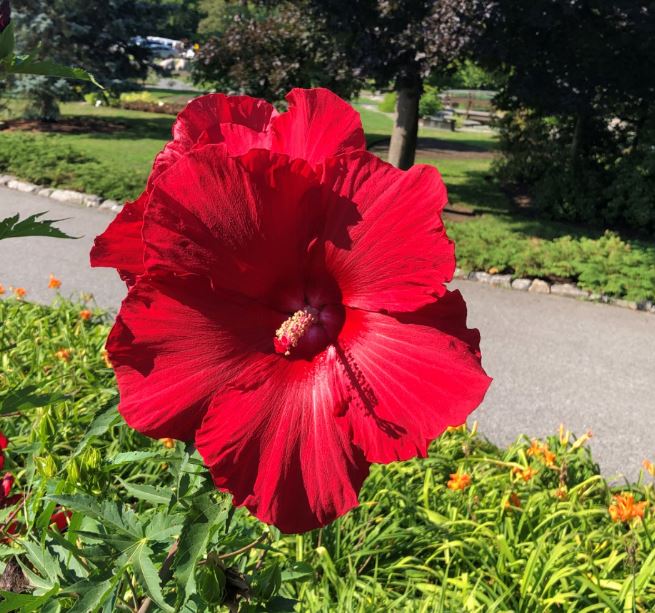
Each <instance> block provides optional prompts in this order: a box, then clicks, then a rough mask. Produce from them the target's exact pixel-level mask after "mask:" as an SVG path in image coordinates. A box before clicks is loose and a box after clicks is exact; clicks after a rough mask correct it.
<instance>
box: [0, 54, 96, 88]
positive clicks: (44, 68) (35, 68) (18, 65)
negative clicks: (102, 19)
mask: <svg viewBox="0 0 655 613" xmlns="http://www.w3.org/2000/svg"><path fill="white" fill-rule="evenodd" d="M6 71H7V72H10V73H13V74H31V75H41V76H44V77H59V78H62V79H78V80H80V81H90V82H91V83H93V84H94V85H95V86H96V87H99V88H100V89H104V88H103V87H102V85H100V83H98V82H97V81H96V79H95V77H94V76H93V75H92V74H91V73H90V72H87V71H86V70H83V69H82V68H70V67H69V66H63V65H61V64H56V63H55V62H51V61H49V60H36V59H34V58H33V57H31V56H29V55H28V56H25V55H16V56H14V57H13V58H12V61H11V62H10V64H9V65H8V66H6Z"/></svg>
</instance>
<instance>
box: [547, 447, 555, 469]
mask: <svg viewBox="0 0 655 613" xmlns="http://www.w3.org/2000/svg"><path fill="white" fill-rule="evenodd" d="M556 459H557V456H556V455H555V453H554V452H553V451H551V450H550V449H548V448H546V449H544V464H545V465H546V466H555V460H556Z"/></svg>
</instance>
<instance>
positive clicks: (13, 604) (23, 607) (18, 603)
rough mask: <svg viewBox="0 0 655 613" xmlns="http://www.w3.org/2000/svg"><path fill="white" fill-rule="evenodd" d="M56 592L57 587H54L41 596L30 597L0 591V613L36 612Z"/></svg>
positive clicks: (28, 595) (29, 595)
mask: <svg viewBox="0 0 655 613" xmlns="http://www.w3.org/2000/svg"><path fill="white" fill-rule="evenodd" d="M58 591H59V586H55V587H53V588H52V589H51V590H50V591H49V592H46V593H45V594H42V595H41V596H32V595H31V594H14V592H5V591H3V590H0V598H1V599H2V602H0V613H10V612H11V611H20V612H21V613H27V612H28V611H38V610H40V609H41V608H42V605H44V604H45V603H46V602H48V600H50V598H51V597H52V596H53V595H54V594H56V593H57V592H58Z"/></svg>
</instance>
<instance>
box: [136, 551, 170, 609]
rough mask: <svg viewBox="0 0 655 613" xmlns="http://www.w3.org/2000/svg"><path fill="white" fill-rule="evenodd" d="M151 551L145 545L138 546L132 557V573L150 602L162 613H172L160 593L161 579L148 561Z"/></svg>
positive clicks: (149, 560)
mask: <svg viewBox="0 0 655 613" xmlns="http://www.w3.org/2000/svg"><path fill="white" fill-rule="evenodd" d="M150 553H151V549H150V548H149V547H148V546H146V545H145V543H143V544H141V545H140V546H139V549H138V551H137V552H136V555H134V556H133V557H132V560H131V561H132V567H133V568H134V572H135V573H136V574H137V575H139V577H140V578H141V582H142V583H143V585H144V587H145V590H146V593H147V594H148V596H150V598H151V599H152V601H153V602H154V603H155V604H156V605H157V606H158V607H159V608H160V609H163V610H164V611H171V612H172V611H174V609H173V607H171V606H170V605H169V604H168V603H167V602H166V601H165V600H164V595H163V594H162V591H161V579H160V578H159V573H158V572H157V569H156V568H155V565H154V564H153V563H152V560H151V559H150Z"/></svg>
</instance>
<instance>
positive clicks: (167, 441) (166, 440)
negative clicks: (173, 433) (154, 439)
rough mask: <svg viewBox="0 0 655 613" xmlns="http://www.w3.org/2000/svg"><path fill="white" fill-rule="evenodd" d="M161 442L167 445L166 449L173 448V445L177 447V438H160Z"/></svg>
mask: <svg viewBox="0 0 655 613" xmlns="http://www.w3.org/2000/svg"><path fill="white" fill-rule="evenodd" d="M159 442H160V443H161V444H162V445H163V446H164V447H166V449H173V447H175V440H173V439H172V438H160V439H159Z"/></svg>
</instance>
